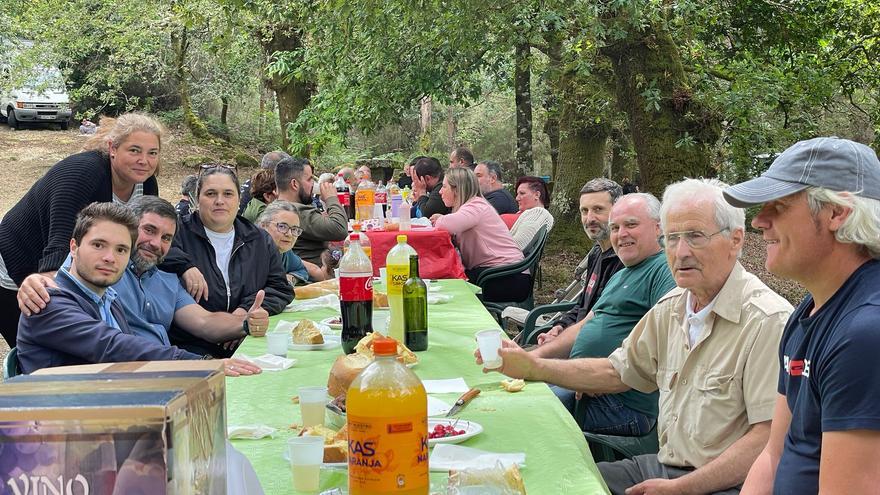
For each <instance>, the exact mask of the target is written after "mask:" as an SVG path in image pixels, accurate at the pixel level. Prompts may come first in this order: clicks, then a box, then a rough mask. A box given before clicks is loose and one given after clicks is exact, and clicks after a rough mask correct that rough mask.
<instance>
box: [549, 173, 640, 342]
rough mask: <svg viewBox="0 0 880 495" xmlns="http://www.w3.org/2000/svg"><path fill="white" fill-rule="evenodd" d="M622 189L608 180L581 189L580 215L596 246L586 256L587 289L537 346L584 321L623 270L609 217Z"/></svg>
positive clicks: (584, 278) (592, 181)
mask: <svg viewBox="0 0 880 495" xmlns="http://www.w3.org/2000/svg"><path fill="white" fill-rule="evenodd" d="M622 194H623V192H622V190H621V187H620V186H619V185H618V184H617V183H616V182H614V181H613V180H610V179H606V178H597V179H593V180H591V181H589V182H587V183H586V184H584V187H582V188H581V198H580V213H581V223H582V224H583V226H584V232H585V233H586V234H587V237H588V238H590V240H592V241H593V242H594V243H595V244H593V248H592V249H591V250H590V252H589V253H588V254H587V268H586V270H584V272H583V274H582V275H581V277H582V280H583V286H584V289H583V291H581V294H580V296H579V297H578V303H577V305H576V306H575V307H573V308H572V309H570V310H569V311H568V312H567V313H565V314H563V315H562V316H560V317H559V318H557V319H555V320H554V321H553V322H552V325H553V326H552V327H551V328H550V330H549V331H547V332H545V333H542V334H540V335H539V336H538V345H543V344H545V343H547V342H549V341H551V340H553V339H554V338H556V337H557V336H558V335H559V334H560V333H561V332H562V331H563V330H565V329H566V328H568V327H570V326H572V325H574V324H575V323H577V322H579V321H581V320H583V319H584V318H586V316H587V315H588V314H589V313H590V310H592V309H593V305H594V304H595V303H596V301H597V300H599V296H601V295H602V291H603V290H604V289H605V284H607V283H608V280H610V279H611V276H612V275H614V274H615V273H617V272H618V270H620V269H621V268H623V263H621V262H620V259H618V257H617V254H616V253H615V252H614V250H613V249H611V239H610V238H609V230H608V215H609V213H611V207H612V206H613V205H614V203H616V202H617V200H618V199H619V198H620V197H621V196H622Z"/></svg>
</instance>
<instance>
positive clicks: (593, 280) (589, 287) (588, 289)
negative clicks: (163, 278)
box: [584, 273, 599, 294]
mask: <svg viewBox="0 0 880 495" xmlns="http://www.w3.org/2000/svg"><path fill="white" fill-rule="evenodd" d="M598 279H599V276H598V275H596V274H595V273H594V274H592V275H591V276H590V281H589V282H587V286H586V287H584V292H586V293H587V294H592V293H593V287H595V286H596V280H598Z"/></svg>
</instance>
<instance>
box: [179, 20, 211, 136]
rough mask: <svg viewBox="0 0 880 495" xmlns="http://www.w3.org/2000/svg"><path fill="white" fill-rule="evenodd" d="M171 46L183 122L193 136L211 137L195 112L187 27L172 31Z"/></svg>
mask: <svg viewBox="0 0 880 495" xmlns="http://www.w3.org/2000/svg"><path fill="white" fill-rule="evenodd" d="M171 47H172V50H173V51H174V77H175V79H177V87H178V91H179V92H180V107H181V109H182V110H183V123H184V124H185V125H186V126H187V128H189V130H190V132H191V133H192V135H193V136H195V137H197V138H199V139H211V133H210V132H208V128H207V127H205V123H204V122H202V120H201V119H200V118H199V117H198V116H197V115H196V114H195V112H193V109H192V99H191V98H190V93H189V75H188V73H187V69H186V67H187V66H186V52H187V50H189V40H188V38H187V31H186V27H181V28H180V30H175V31H172V32H171Z"/></svg>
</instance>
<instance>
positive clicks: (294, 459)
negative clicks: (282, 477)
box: [287, 435, 324, 492]
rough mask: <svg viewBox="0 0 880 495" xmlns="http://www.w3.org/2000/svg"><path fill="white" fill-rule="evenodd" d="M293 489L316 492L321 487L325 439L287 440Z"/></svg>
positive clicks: (300, 438) (295, 438) (303, 438)
mask: <svg viewBox="0 0 880 495" xmlns="http://www.w3.org/2000/svg"><path fill="white" fill-rule="evenodd" d="M287 452H288V453H289V454H290V472H291V474H292V475H293V489H294V490H297V491H302V492H316V491H318V488H319V486H320V481H321V480H320V477H321V462H322V461H323V460H324V437H317V436H312V435H306V436H302V437H293V438H290V439H288V440H287Z"/></svg>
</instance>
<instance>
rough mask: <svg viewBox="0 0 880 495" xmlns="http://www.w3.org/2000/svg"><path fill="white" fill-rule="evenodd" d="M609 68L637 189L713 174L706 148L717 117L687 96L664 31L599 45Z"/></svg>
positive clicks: (675, 50) (675, 51)
mask: <svg viewBox="0 0 880 495" xmlns="http://www.w3.org/2000/svg"><path fill="white" fill-rule="evenodd" d="M602 53H603V54H604V55H606V56H607V57H608V58H609V59H610V60H611V64H612V67H613V70H614V75H615V82H616V84H615V85H614V88H615V89H614V91H615V93H616V96H617V104H618V105H619V107H620V109H621V110H622V111H623V112H624V113H625V114H626V116H627V122H628V124H629V130H630V136H631V138H632V144H633V148H634V150H635V152H636V160H637V162H638V165H639V172H640V176H641V181H640V182H641V188H642V190H643V191H646V192H651V193H654V194H655V195H658V196H659V195H660V194H662V193H663V189H664V188H665V187H666V186H667V185H668V184H670V183H672V182H675V181H678V180H681V179H682V178H684V177H701V176H710V175H713V170H712V166H711V155H710V152H709V149H710V147H711V146H712V145H713V144H714V143H715V141H717V139H718V137H719V134H720V125H719V124H720V122H719V119H718V117H717V116H713V115H712V114H710V113H709V112H708V111H706V109H705V108H704V107H702V105H701V104H700V103H699V102H697V101H695V100H694V99H693V91H692V89H691V88H690V87H689V85H688V81H687V79H686V76H685V72H684V69H683V67H682V63H681V56H680V55H679V52H678V48H677V47H676V45H675V43H674V41H673V39H672V37H671V36H670V35H669V33H667V32H665V31H663V30H661V29H659V28H656V27H654V28H653V29H648V30H646V31H644V32H643V33H638V34H633V35H631V36H630V37H629V38H626V39H624V40H622V41H620V42H618V43H615V44H613V45H608V46H606V47H605V48H603V49H602Z"/></svg>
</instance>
